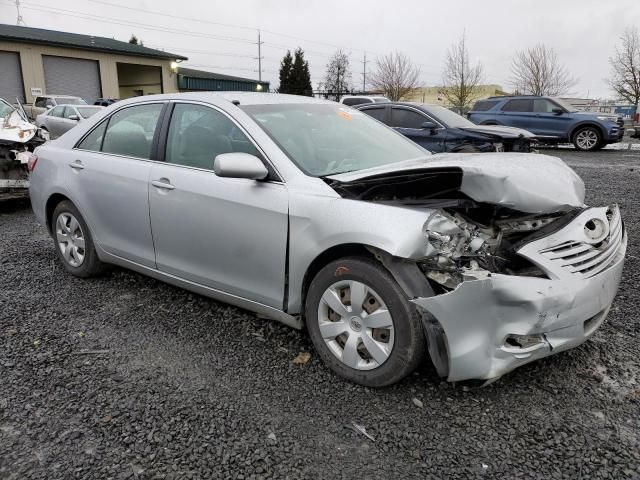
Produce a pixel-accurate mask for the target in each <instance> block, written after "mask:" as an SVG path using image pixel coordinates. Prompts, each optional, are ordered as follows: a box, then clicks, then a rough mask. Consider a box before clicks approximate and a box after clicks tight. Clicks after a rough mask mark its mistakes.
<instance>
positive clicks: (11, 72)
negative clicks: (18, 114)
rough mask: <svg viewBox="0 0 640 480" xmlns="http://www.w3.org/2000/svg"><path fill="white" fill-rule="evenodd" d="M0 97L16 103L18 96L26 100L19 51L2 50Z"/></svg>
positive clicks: (22, 100)
mask: <svg viewBox="0 0 640 480" xmlns="http://www.w3.org/2000/svg"><path fill="white" fill-rule="evenodd" d="M0 97H1V98H4V99H5V100H6V101H7V102H9V103H16V97H18V98H19V99H20V101H21V102H24V87H23V84H22V70H21V69H20V54H19V53H16V52H0Z"/></svg>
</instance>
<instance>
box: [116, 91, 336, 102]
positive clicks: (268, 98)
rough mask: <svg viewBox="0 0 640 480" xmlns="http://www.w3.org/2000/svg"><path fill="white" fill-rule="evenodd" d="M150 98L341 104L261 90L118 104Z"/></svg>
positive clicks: (167, 95)
mask: <svg viewBox="0 0 640 480" xmlns="http://www.w3.org/2000/svg"><path fill="white" fill-rule="evenodd" d="M149 100H201V101H220V100H226V101H227V102H233V103H236V102H238V104H239V105H274V104H285V103H288V104H294V103H309V104H332V105H339V104H337V103H336V102H333V101H331V100H323V99H319V98H314V97H305V96H302V95H287V94H283V93H261V92H184V93H165V94H161V95H145V96H144V97H133V98H129V99H126V100H121V101H120V102H118V105H120V104H123V103H137V102H139V101H149Z"/></svg>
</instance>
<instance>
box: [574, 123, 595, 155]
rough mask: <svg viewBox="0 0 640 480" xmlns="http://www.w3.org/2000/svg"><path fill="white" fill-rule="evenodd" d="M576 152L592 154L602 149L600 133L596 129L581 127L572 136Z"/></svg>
mask: <svg viewBox="0 0 640 480" xmlns="http://www.w3.org/2000/svg"><path fill="white" fill-rule="evenodd" d="M573 145H574V146H575V147H576V150H580V151H582V152H592V151H594V150H599V149H600V148H602V133H600V130H598V129H597V128H596V127H582V128H579V129H578V130H576V131H575V133H574V134H573Z"/></svg>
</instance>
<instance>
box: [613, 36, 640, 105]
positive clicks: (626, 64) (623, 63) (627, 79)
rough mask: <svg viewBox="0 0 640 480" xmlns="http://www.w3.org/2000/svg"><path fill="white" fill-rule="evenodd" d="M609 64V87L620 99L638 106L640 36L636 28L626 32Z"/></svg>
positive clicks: (639, 92)
mask: <svg viewBox="0 0 640 480" xmlns="http://www.w3.org/2000/svg"><path fill="white" fill-rule="evenodd" d="M609 63H610V64H611V77H609V79H608V80H607V82H608V83H609V86H610V87H611V89H612V90H613V91H614V92H615V93H616V94H617V95H618V96H619V97H620V98H624V99H625V100H627V101H628V102H631V103H633V104H634V105H637V104H638V102H640V34H639V33H638V29H637V28H636V27H631V28H627V29H626V30H625V32H624V34H623V35H622V36H621V37H620V45H616V53H615V55H614V56H613V57H610V58H609Z"/></svg>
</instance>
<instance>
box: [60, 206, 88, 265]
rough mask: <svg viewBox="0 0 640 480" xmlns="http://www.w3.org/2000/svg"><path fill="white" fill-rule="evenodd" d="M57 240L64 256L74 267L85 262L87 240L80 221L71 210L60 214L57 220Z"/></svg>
mask: <svg viewBox="0 0 640 480" xmlns="http://www.w3.org/2000/svg"><path fill="white" fill-rule="evenodd" d="M56 240H57V242H58V248H59V249H60V252H61V253H62V257H63V258H64V259H65V261H66V262H67V263H68V264H69V265H71V266H72V267H79V266H80V265H82V262H84V256H85V240H84V233H83V232H82V227H81V226H80V222H78V220H77V219H76V217H74V216H73V215H72V214H71V213H69V212H63V213H61V214H60V215H58V219H57V220H56Z"/></svg>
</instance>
